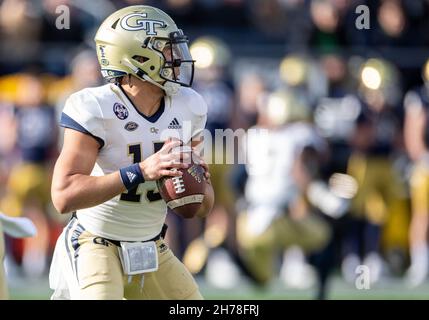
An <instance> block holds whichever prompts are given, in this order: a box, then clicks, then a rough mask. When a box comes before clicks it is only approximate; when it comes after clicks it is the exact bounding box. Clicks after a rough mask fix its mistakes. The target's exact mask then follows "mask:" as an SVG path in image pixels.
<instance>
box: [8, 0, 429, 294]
mask: <svg viewBox="0 0 429 320" xmlns="http://www.w3.org/2000/svg"><path fill="white" fill-rule="evenodd" d="M134 4H147V5H154V6H156V7H159V8H161V9H163V10H164V11H166V12H167V13H168V14H169V15H171V17H172V18H173V19H174V20H175V21H176V23H177V25H178V26H179V27H180V28H182V29H183V30H184V31H185V34H187V35H188V36H189V39H190V43H191V53H192V55H193V58H194V59H195V60H196V75H195V77H196V79H195V82H194V88H195V89H196V90H197V91H198V92H199V93H200V94H202V95H203V97H204V98H205V100H206V101H207V103H208V107H209V115H208V123H207V129H208V130H210V131H211V132H215V130H216V129H226V128H232V129H233V130H236V129H239V128H243V129H245V130H247V129H249V128H254V127H256V128H264V129H266V130H268V132H269V134H268V135H267V136H264V137H250V136H249V137H247V136H246V135H245V134H241V135H240V136H239V139H248V140H246V141H249V144H248V150H247V151H248V156H249V158H251V159H253V160H254V161H253V162H252V163H254V164H256V166H261V167H262V168H271V170H268V171H267V170H265V171H264V170H262V171H258V170H255V172H264V174H257V173H252V170H251V169H252V168H249V166H246V165H240V164H232V165H231V164H228V165H226V164H213V165H211V174H212V177H213V185H214V187H215V194H216V204H215V208H214V210H213V212H212V214H211V215H210V216H209V217H208V218H207V219H206V220H204V221H200V220H196V219H194V220H189V221H188V220H186V221H185V220H182V219H180V218H178V217H177V216H175V215H169V216H168V221H167V223H168V224H169V232H168V235H167V241H168V243H169V245H170V246H171V248H172V249H173V251H174V252H175V254H176V255H177V256H178V257H179V258H180V259H182V260H183V261H184V263H185V264H186V265H187V267H188V268H189V269H190V271H191V272H192V273H193V274H194V275H195V277H196V279H197V281H198V282H199V284H200V286H201V290H202V293H203V295H204V296H205V297H206V298H207V299H216V298H223V299H229V298H231V299H317V298H318V299H383V298H387V299H390V298H392V299H397V298H404V299H407V298H417V299H420V298H428V297H429V282H428V279H427V275H428V271H429V269H428V268H429V266H428V263H429V251H428V243H427V241H428V237H427V232H428V223H429V222H428V217H429V216H428V215H429V157H428V151H427V150H428V143H429V134H428V133H429V130H428V129H429V118H428V114H427V112H428V107H429V63H428V62H427V61H428V59H429V32H428V30H429V1H428V0H402V1H401V0H379V1H377V0H374V1H359V0H356V1H355V0H313V1H311V0H264V1H262V0H159V1H142V0H129V1H125V0H92V1H81V0H33V1H30V0H0V43H1V45H0V136H1V139H0V211H2V212H4V213H5V214H7V215H10V216H26V217H29V218H30V219H32V220H33V221H34V223H35V224H36V226H37V228H38V235H37V236H36V237H34V238H30V239H25V240H22V239H13V238H11V237H8V236H6V239H5V240H6V258H5V266H6V271H7V276H8V282H9V287H10V291H11V298H12V299H48V298H49V296H50V291H49V288H48V270H49V264H50V259H51V256H52V252H53V248H54V245H55V241H56V239H57V237H58V235H59V234H60V232H61V230H62V228H63V226H64V225H65V223H66V222H67V220H68V219H69V217H68V216H66V215H64V216H61V215H60V214H58V213H57V212H55V209H54V208H53V206H52V204H51V202H50V191H49V188H50V176H51V173H52V167H53V164H54V162H55V160H56V157H57V156H58V154H59V150H60V147H61V134H62V133H61V131H60V130H59V128H58V126H57V122H58V118H59V115H60V114H61V110H62V108H63V103H64V101H65V99H66V98H67V97H68V95H70V94H71V93H72V92H75V91H78V90H80V89H82V88H85V87H92V86H98V85H101V84H103V81H102V79H101V74H100V72H99V67H98V62H97V59H96V56H95V50H94V42H93V37H94V35H95V31H96V30H97V28H98V26H99V25H100V23H101V22H102V21H103V20H104V18H106V17H107V16H108V15H109V14H110V13H112V12H113V11H115V10H117V9H119V8H122V7H124V6H127V5H134ZM362 4H363V5H366V6H367V7H368V9H369V11H368V13H369V17H368V23H369V29H362V30H360V29H358V28H357V27H356V20H357V19H358V18H359V16H360V15H361V12H360V11H359V13H356V8H357V7H358V6H359V5H362ZM61 5H66V6H68V8H69V9H70V28H69V29H61V30H60V29H57V27H56V21H57V18H58V17H59V16H60V14H61V13H62V11H58V7H59V6H61ZM260 146H269V152H267V153H261V152H259V151H260V150H262V149H260V148H259V147H260ZM225 152H226V151H225ZM253 169H254V168H253ZM362 266H363V268H362ZM362 276H363V278H362ZM366 276H368V277H366ZM366 280H368V281H369V284H367V283H366V282H365V281H366ZM362 281H363V282H362ZM360 284H363V286H361V285H360Z"/></svg>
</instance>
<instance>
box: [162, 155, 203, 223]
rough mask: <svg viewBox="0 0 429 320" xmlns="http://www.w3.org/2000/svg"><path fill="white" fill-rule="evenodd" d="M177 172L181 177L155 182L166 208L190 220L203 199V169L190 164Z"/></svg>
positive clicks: (166, 178) (164, 178) (165, 178)
mask: <svg viewBox="0 0 429 320" xmlns="http://www.w3.org/2000/svg"><path fill="white" fill-rule="evenodd" d="M177 170H180V171H182V172H183V175H182V176H178V177H163V178H161V179H159V180H157V186H158V190H159V193H160V194H161V196H162V198H163V199H164V201H165V202H166V203H167V206H168V208H170V209H171V210H172V211H173V212H174V213H176V214H178V215H179V216H181V217H183V218H185V219H190V218H193V217H194V216H195V214H196V213H197V211H198V209H199V208H200V206H201V203H202V202H203V199H204V192H205V186H206V183H205V176H204V169H203V167H201V166H200V165H198V164H195V163H191V165H190V167H189V168H187V169H177Z"/></svg>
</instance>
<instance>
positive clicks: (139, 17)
mask: <svg viewBox="0 0 429 320" xmlns="http://www.w3.org/2000/svg"><path fill="white" fill-rule="evenodd" d="M146 18H147V14H146V13H131V14H129V15H126V16H125V17H123V18H122V20H121V27H122V28H123V29H125V30H129V31H137V30H145V31H146V34H147V35H149V36H155V35H157V34H158V33H157V32H156V30H155V26H159V27H161V28H163V27H165V23H164V22H163V21H158V20H150V19H146Z"/></svg>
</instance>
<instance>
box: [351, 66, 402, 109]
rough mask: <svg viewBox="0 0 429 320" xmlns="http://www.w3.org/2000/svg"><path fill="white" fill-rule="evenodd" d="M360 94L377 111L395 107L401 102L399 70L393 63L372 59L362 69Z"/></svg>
mask: <svg viewBox="0 0 429 320" xmlns="http://www.w3.org/2000/svg"><path fill="white" fill-rule="evenodd" d="M359 80H360V85H359V92H360V93H361V95H362V96H363V98H364V100H365V102H366V103H367V104H368V105H369V106H370V108H372V109H374V110H375V111H380V110H381V109H382V108H384V106H385V105H390V106H394V105H396V104H397V103H398V102H399V100H400V92H401V90H400V84H399V74H398V70H397V69H396V67H395V66H393V65H392V64H391V63H389V62H387V61H385V60H381V59H375V58H371V59H369V60H367V61H365V62H364V63H363V64H362V65H361V68H360V79H359Z"/></svg>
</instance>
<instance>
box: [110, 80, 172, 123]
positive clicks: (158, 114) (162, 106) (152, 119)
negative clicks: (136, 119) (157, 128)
mask: <svg viewBox="0 0 429 320" xmlns="http://www.w3.org/2000/svg"><path fill="white" fill-rule="evenodd" d="M117 86H118V87H119V89H120V90H121V92H122V94H123V95H124V96H125V98H126V99H127V100H128V102H129V103H130V104H131V105H132V106H133V107H134V109H135V110H136V111H137V113H138V114H139V115H141V116H142V117H143V118H145V119H146V120H147V121H149V122H151V123H155V122H156V121H158V119H159V118H160V117H161V116H162V114H163V113H164V110H165V100H164V97H162V99H161V103H160V106H159V108H158V110H156V112H155V113H154V114H153V115H151V116H150V117H148V116H146V115H144V114H143V113H141V112H140V111H139V109H137V107H136V106H135V105H134V103H133V102H132V101H131V99H130V98H129V97H128V95H127V93H126V92H125V90H124V89H123V88H122V87H121V86H120V85H117Z"/></svg>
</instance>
